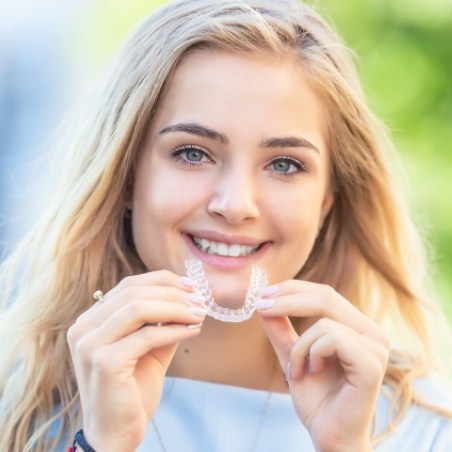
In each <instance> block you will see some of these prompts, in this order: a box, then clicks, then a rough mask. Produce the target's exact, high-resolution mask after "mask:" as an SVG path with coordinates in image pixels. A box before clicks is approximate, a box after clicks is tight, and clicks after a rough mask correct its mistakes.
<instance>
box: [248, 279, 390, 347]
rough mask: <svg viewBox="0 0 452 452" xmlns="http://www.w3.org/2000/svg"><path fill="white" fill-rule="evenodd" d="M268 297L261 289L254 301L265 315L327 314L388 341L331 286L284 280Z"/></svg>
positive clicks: (372, 323) (316, 315) (379, 330)
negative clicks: (258, 297)
mask: <svg viewBox="0 0 452 452" xmlns="http://www.w3.org/2000/svg"><path fill="white" fill-rule="evenodd" d="M271 287H272V288H273V287H275V286H271ZM267 289H269V288H267ZM270 297H271V298H270ZM270 297H269V296H267V295H265V292H264V295H263V296H262V297H261V299H260V300H258V301H256V308H257V309H258V311H259V312H260V313H261V315H262V316H264V317H267V316H293V317H317V318H322V317H326V318H330V319H332V320H335V321H337V322H339V323H342V324H344V325H348V326H349V327H351V328H353V329H355V330H356V331H358V332H359V333H361V334H363V335H366V336H369V337H372V338H373V339H374V340H377V341H378V342H380V343H382V344H383V345H388V344H389V338H388V336H387V335H386V334H385V333H384V331H383V330H382V329H381V328H380V327H379V326H378V325H377V324H376V323H375V322H373V321H372V320H371V319H370V318H368V317H367V316H365V315H364V314H363V313H361V312H360V311H359V310H358V309H357V308H356V307H355V306H354V305H353V304H352V303H350V302H349V301H348V300H346V299H345V298H344V297H342V295H340V294H339V293H338V292H336V291H335V290H334V289H333V288H331V287H330V286H326V285H323V284H316V283H311V282H307V281H299V280H291V281H285V282H284V283H281V284H279V285H278V286H277V287H276V289H273V294H272V295H271V296H270Z"/></svg>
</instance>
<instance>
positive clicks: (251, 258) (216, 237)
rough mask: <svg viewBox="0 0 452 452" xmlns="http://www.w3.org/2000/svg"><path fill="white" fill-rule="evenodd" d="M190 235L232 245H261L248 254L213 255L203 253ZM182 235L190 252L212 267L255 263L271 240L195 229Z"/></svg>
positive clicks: (233, 266)
mask: <svg viewBox="0 0 452 452" xmlns="http://www.w3.org/2000/svg"><path fill="white" fill-rule="evenodd" d="M191 235H194V236H196V237H200V238H205V239H207V240H212V241H215V242H223V243H226V244H228V245H232V244H234V243H237V244H239V245H247V246H256V245H259V244H262V246H261V247H260V248H259V249H258V250H257V251H256V252H254V253H252V254H249V255H247V256H239V257H230V256H215V255H213V254H209V253H205V252H204V251H201V250H200V249H199V248H198V247H197V246H196V245H195V244H194V243H193V240H192V239H191V237H190V236H191ZM182 237H183V239H184V240H185V242H186V243H187V246H188V248H189V249H190V252H191V253H192V254H193V255H194V256H195V257H196V258H197V259H199V260H200V261H201V262H203V263H205V264H208V265H211V266H213V267H220V268H229V269H234V268H244V267H248V266H250V265H251V264H253V263H255V262H256V261H258V260H259V259H261V258H262V256H263V254H264V253H265V252H266V250H267V248H268V247H269V246H270V243H271V242H268V241H267V242H258V241H256V239H251V238H249V237H244V236H227V235H223V234H219V233H216V232H212V231H209V232H203V231H197V232H196V233H191V232H190V233H188V232H183V233H182Z"/></svg>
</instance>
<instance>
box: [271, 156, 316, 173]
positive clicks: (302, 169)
mask: <svg viewBox="0 0 452 452" xmlns="http://www.w3.org/2000/svg"><path fill="white" fill-rule="evenodd" d="M278 162H285V163H289V164H291V165H293V166H294V167H295V168H296V170H295V171H293V172H290V173H288V172H284V171H277V170H274V169H273V170H272V171H273V172H275V173H278V175H279V176H282V177H287V178H290V177H295V176H297V175H299V174H300V173H308V172H309V168H308V166H307V165H306V163H304V162H302V161H301V160H298V159H296V158H295V157H292V156H290V155H286V156H283V157H276V158H275V159H273V160H271V161H270V163H268V165H267V166H269V165H274V164H275V163H278Z"/></svg>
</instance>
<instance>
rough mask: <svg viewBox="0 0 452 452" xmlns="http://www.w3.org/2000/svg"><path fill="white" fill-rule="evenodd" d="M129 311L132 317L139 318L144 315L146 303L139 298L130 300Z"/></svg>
mask: <svg viewBox="0 0 452 452" xmlns="http://www.w3.org/2000/svg"><path fill="white" fill-rule="evenodd" d="M127 311H128V315H129V316H130V318H131V319H134V320H136V319H139V318H141V317H142V316H143V311H144V303H140V302H139V301H137V300H132V301H129V303H128V304H127Z"/></svg>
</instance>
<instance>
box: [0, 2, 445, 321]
mask: <svg viewBox="0 0 452 452" xmlns="http://www.w3.org/2000/svg"><path fill="white" fill-rule="evenodd" d="M161 3H163V2H162V1H158V0H155V1H151V0H147V1H146V0H128V1H127V2H124V1H123V0H108V1H107V0H64V1H61V0H0V190H1V199H0V240H1V246H0V249H1V252H2V255H5V254H7V253H8V251H9V250H10V249H11V246H12V245H13V244H14V243H15V242H17V240H19V239H20V237H21V236H22V235H23V234H24V231H25V230H26V228H27V227H28V226H29V225H30V224H31V223H32V222H33V219H34V217H35V215H36V212H37V211H39V209H40V208H41V206H42V203H43V202H44V201H43V200H45V194H46V191H47V190H48V184H47V182H48V173H47V172H46V168H47V166H48V162H47V161H46V160H45V159H43V158H40V157H41V155H42V154H43V151H44V149H45V148H46V146H47V144H48V142H49V139H50V138H51V136H52V132H53V131H54V130H55V129H56V127H57V125H58V123H59V121H60V120H61V118H62V117H63V116H64V114H65V113H66V112H68V111H70V106H71V104H72V103H73V102H74V101H75V99H76V98H77V96H78V95H79V94H80V93H82V92H83V89H84V87H85V86H86V85H89V83H90V81H92V80H93V79H94V78H95V76H96V74H98V73H99V72H100V71H101V70H102V68H103V67H104V66H105V65H106V64H107V62H108V60H109V58H110V57H111V55H112V54H113V52H114V51H115V49H116V48H117V46H118V45H119V44H120V42H121V41H122V40H123V38H124V36H125V35H127V33H128V32H129V31H130V30H131V28H132V27H133V25H134V24H136V23H137V22H138V21H139V20H140V19H141V18H142V17H143V16H144V15H145V14H146V13H147V12H149V11H150V10H152V9H153V8H154V7H156V6H158V5H159V4H161ZM310 3H314V4H315V5H316V7H317V8H318V9H319V10H320V12H321V13H323V14H324V15H325V16H326V17H327V18H328V19H329V20H330V22H332V23H333V24H334V25H335V28H336V29H337V30H338V31H339V32H340V33H341V34H342V36H343V37H344V39H345V41H346V42H347V44H348V45H349V46H350V47H351V48H352V49H354V51H355V53H356V58H357V63H358V68H359V71H360V74H361V76H362V80H363V84H364V87H365V90H366V93H367V95H368V98H369V100H370V103H371V105H372V107H373V108H374V110H375V111H376V112H377V113H378V115H379V116H380V117H381V118H383V120H384V121H385V122H386V124H387V125H388V127H389V129H390V130H391V132H392V135H393V137H394V140H395V142H396V144H397V147H398V149H399V151H400V154H401V156H402V160H403V162H404V165H405V167H406V171H407V179H408V186H409V189H408V190H407V195H408V197H409V201H410V203H411V207H412V212H413V215H414V218H415V219H416V221H417V223H418V225H419V226H420V228H421V230H422V231H423V233H424V235H425V237H426V239H427V240H428V243H429V244H430V246H431V249H432V252H433V259H432V263H431V273H432V275H433V280H434V282H435V285H436V289H437V292H438V296H439V298H440V300H441V302H442V304H443V305H444V307H445V309H446V311H447V313H448V316H449V318H450V319H451V322H452V300H451V298H452V190H451V188H450V186H449V184H452V44H451V43H452V1H451V0H417V1H416V2H412V1H410V0H397V1H394V0H365V1H363V0H341V1H337V0H317V1H315V2H313V1H310Z"/></svg>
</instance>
